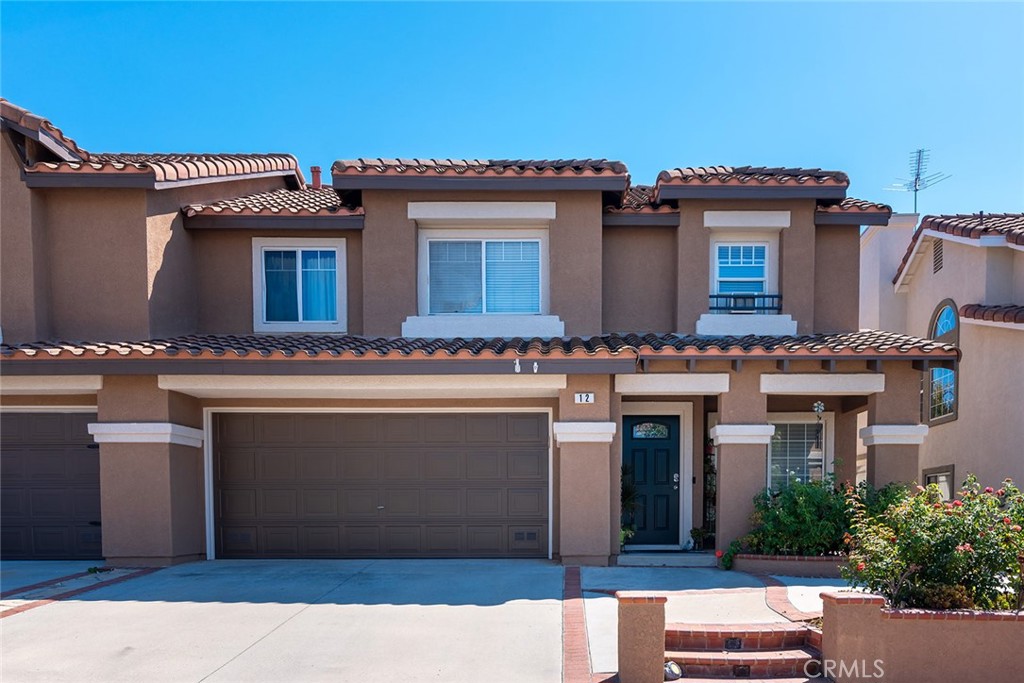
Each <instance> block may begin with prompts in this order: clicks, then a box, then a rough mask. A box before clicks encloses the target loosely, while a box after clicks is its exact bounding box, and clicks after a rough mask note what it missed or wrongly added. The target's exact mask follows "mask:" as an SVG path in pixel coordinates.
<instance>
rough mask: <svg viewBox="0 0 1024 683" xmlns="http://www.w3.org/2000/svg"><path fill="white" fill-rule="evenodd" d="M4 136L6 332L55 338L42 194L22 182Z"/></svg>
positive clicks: (18, 337)
mask: <svg viewBox="0 0 1024 683" xmlns="http://www.w3.org/2000/svg"><path fill="white" fill-rule="evenodd" d="M3 138H4V139H2V140H0V331H2V333H3V340H4V341H5V342H8V343H18V342H23V341H36V340H40V339H45V338H46V337H47V336H49V333H50V331H49V327H50V315H49V306H50V300H49V291H50V281H49V269H48V268H47V263H46V241H45V231H44V224H43V222H44V220H45V213H44V209H45V207H44V205H43V200H42V196H41V195H40V194H39V193H38V192H36V193H34V192H32V191H31V190H29V189H28V187H26V185H25V183H23V182H21V178H20V169H21V164H20V162H19V161H18V159H17V157H16V155H15V152H14V150H13V149H12V147H11V144H10V142H9V141H8V140H7V139H6V136H3Z"/></svg>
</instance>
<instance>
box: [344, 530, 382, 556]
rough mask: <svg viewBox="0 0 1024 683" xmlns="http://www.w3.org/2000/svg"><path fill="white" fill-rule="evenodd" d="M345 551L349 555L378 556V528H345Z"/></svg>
mask: <svg viewBox="0 0 1024 683" xmlns="http://www.w3.org/2000/svg"><path fill="white" fill-rule="evenodd" d="M345 550H346V551H347V553H348V554H351V555H368V554H369V555H378V554H380V527H377V526H346V527H345Z"/></svg>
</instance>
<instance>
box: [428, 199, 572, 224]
mask: <svg viewBox="0 0 1024 683" xmlns="http://www.w3.org/2000/svg"><path fill="white" fill-rule="evenodd" d="M409 219H410V220H414V221H416V222H417V223H418V224H419V225H426V226H434V225H445V226H447V225H460V224H461V225H472V226H475V227H479V226H480V225H481V224H483V225H487V224H492V225H495V224H500V225H544V224H546V223H548V222H549V221H553V220H555V202H409Z"/></svg>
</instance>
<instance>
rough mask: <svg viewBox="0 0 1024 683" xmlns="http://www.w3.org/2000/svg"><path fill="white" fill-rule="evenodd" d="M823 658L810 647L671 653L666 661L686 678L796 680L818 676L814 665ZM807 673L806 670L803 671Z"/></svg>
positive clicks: (666, 656)
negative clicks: (670, 662) (674, 664)
mask: <svg viewBox="0 0 1024 683" xmlns="http://www.w3.org/2000/svg"><path fill="white" fill-rule="evenodd" d="M820 657H821V655H820V653H819V652H818V651H817V650H814V649H813V648H810V647H803V648H794V649H785V650H763V651H754V650H752V651H747V652H708V651H705V650H668V651H666V652H665V659H668V660H671V661H673V662H676V663H677V664H679V666H681V667H682V668H683V676H684V677H685V678H694V677H701V676H703V677H705V678H718V679H721V678H738V679H747V678H755V679H756V678H769V679H778V678H793V677H800V676H806V675H807V674H808V673H812V674H813V673H817V670H816V668H813V667H814V666H815V665H814V664H809V662H815V661H816V660H818V659H820ZM805 666H806V667H807V670H806V671H805V670H804V667H805Z"/></svg>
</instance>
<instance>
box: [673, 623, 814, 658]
mask: <svg viewBox="0 0 1024 683" xmlns="http://www.w3.org/2000/svg"><path fill="white" fill-rule="evenodd" d="M812 635H813V633H812V631H811V629H809V628H807V626H806V625H804V624H794V623H780V624H743V625H738V624H667V625H666V626H665V649H666V650H709V651H714V652H720V651H722V650H728V651H751V650H754V651H763V650H782V649H786V648H795V647H804V646H805V645H816V644H817V643H815V642H813V640H812Z"/></svg>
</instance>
